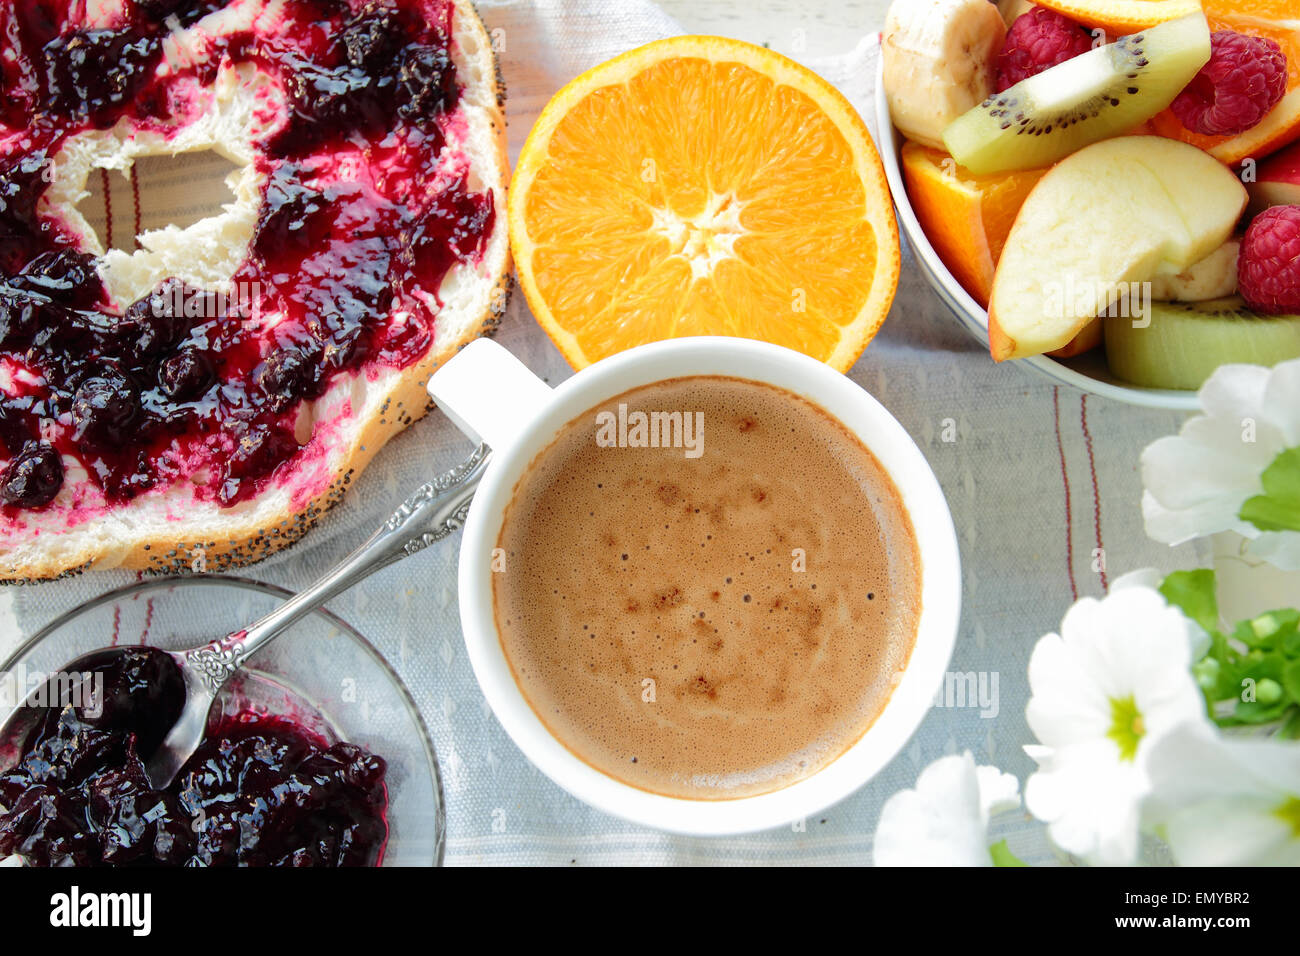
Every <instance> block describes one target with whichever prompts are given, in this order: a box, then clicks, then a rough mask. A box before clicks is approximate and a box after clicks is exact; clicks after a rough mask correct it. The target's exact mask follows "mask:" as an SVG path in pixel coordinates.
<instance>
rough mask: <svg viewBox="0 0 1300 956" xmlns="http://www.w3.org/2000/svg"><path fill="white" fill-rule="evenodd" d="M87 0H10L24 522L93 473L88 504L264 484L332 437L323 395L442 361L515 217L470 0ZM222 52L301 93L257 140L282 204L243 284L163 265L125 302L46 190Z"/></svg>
mask: <svg viewBox="0 0 1300 956" xmlns="http://www.w3.org/2000/svg"><path fill="white" fill-rule="evenodd" d="M88 6H89V5H87V4H82V3H71V4H69V3H67V2H62V0H60V2H54V0H0V85H2V87H3V89H2V91H0V92H2V93H3V96H0V517H7V518H8V520H9V521H11V522H14V521H21V515H22V513H23V512H24V511H25V510H30V509H37V508H43V507H46V506H47V505H49V503H50V502H51V501H53V500H54V499H55V498H56V496H57V495H58V494H59V492H60V489H61V488H63V487H64V485H65V481H64V478H65V471H66V470H68V469H74V468H75V470H76V476H75V477H76V481H77V482H78V483H80V482H82V481H83V472H84V480H85V481H88V482H89V483H90V484H91V485H93V486H94V488H96V489H97V490H98V497H97V498H96V499H95V500H82V499H84V498H85V495H84V494H83V493H82V492H81V491H80V490H78V491H77V492H76V494H77V495H78V496H79V497H78V500H75V501H72V502H71V503H70V507H71V509H72V510H73V511H74V512H76V511H77V509H79V508H80V509H82V511H83V512H84V511H85V509H87V508H92V507H95V506H98V505H99V504H100V503H101V502H102V503H103V504H106V505H112V504H114V503H118V502H123V501H127V500H130V499H132V498H134V497H136V496H137V495H140V494H142V493H145V492H147V491H149V490H150V489H152V488H157V487H172V486H174V485H175V484H176V483H178V482H182V481H188V482H190V483H191V484H192V486H193V489H194V492H193V493H194V495H195V497H196V498H198V499H199V500H206V501H216V502H218V503H220V504H223V505H228V504H232V503H234V502H237V501H241V500H244V499H246V498H248V497H251V496H252V495H254V494H256V493H257V492H258V491H259V490H260V489H261V488H262V487H263V486H264V485H265V483H266V482H267V481H268V480H269V479H270V478H271V476H272V475H273V473H274V472H276V470H277V469H278V468H279V467H280V466H281V465H282V464H284V463H286V462H288V461H290V460H292V459H294V458H295V457H296V456H298V455H299V453H300V451H301V449H302V446H303V444H304V443H307V442H309V441H310V440H311V437H312V434H313V432H312V428H313V423H312V421H311V419H310V417H308V418H307V426H306V433H304V427H303V424H302V423H303V416H302V414H301V413H302V411H303V406H304V403H306V402H309V401H311V400H313V399H316V398H319V397H320V396H321V395H323V394H324V393H325V392H326V391H327V389H328V388H329V386H330V384H331V382H332V381H333V379H334V378H335V377H336V376H339V375H341V374H352V375H365V374H367V373H368V370H370V369H374V368H378V367H388V368H405V367H407V366H409V365H411V364H412V363H414V362H416V361H418V360H420V359H421V358H422V357H424V356H425V355H427V354H428V351H429V349H430V348H431V346H432V344H433V336H434V322H435V317H436V314H437V310H438V308H439V307H440V302H439V299H438V292H439V288H440V285H441V283H442V280H443V279H444V277H445V276H446V275H447V273H448V272H449V271H450V270H451V269H453V268H454V267H456V266H457V265H459V264H462V263H478V262H480V261H481V259H482V253H483V251H484V246H485V243H486V240H487V237H488V236H489V235H490V234H491V233H492V229H493V223H494V218H495V214H496V211H495V208H494V203H493V195H492V193H491V191H490V190H489V191H482V192H475V191H474V189H473V188H472V187H471V174H470V170H469V168H468V163H467V161H466V159H465V157H464V156H463V155H460V154H458V153H457V151H456V149H455V148H454V147H455V145H456V143H455V138H456V136H457V135H461V134H463V128H464V118H463V117H458V116H457V114H456V109H457V105H458V103H459V98H460V93H461V90H460V86H459V85H458V82H457V75H456V69H455V65H454V63H453V42H454V40H453V33H452V25H453V15H454V6H453V4H452V2H451V0H365V2H364V3H362V2H360V0H352V2H347V0H294V2H292V3H285V4H281V5H273V4H264V3H262V2H261V0H231V2H230V9H225V8H226V3H225V2H224V0H127V2H126V3H125V4H124V6H123V8H122V10H121V11H120V12H118V13H115V14H111V16H112V17H114V19H111V20H110V21H108V22H103V17H104V16H105V15H104V14H97V15H96V18H95V19H91V16H90V14H88V13H87V12H86V10H87V7H88ZM250 6H251V7H254V8H257V9H256V10H255V11H254V12H255V13H256V15H255V16H254V15H250V14H249V13H248V8H249V7H250ZM263 7H264V8H265V9H263ZM69 11H71V12H69ZM228 15H229V16H228ZM232 23H233V24H236V25H235V26H233V27H232V26H230V24H232ZM182 34H184V36H185V37H186V38H187V39H186V41H185V43H184V49H185V50H187V51H191V52H190V53H189V54H188V55H187V56H186V57H180V58H177V57H176V56H175V55H174V49H173V48H174V47H176V46H177V45H178V42H177V40H176V38H177V37H178V36H181V35H182ZM169 43H170V44H171V46H170V47H169ZM169 50H171V51H172V53H171V54H169ZM196 50H197V51H201V53H199V54H196V53H193V52H192V51H196ZM235 68H237V69H235ZM223 70H224V71H226V75H227V76H228V75H231V73H232V71H233V72H234V73H235V74H236V75H239V76H241V77H247V76H250V75H251V76H255V77H257V78H259V80H265V79H266V78H269V82H270V84H271V88H272V89H273V90H275V91H276V94H275V96H276V97H278V99H276V98H273V102H272V103H271V104H270V105H269V106H267V107H266V110H269V111H270V113H271V114H272V118H271V120H268V121H267V122H266V124H265V125H266V132H265V133H264V135H261V138H260V139H259V140H257V141H256V143H255V145H256V148H257V157H256V159H255V161H254V164H253V165H254V169H255V171H256V172H257V173H258V174H259V177H260V179H259V182H260V183H261V187H260V188H261V189H262V205H261V210H260V214H259V216H258V219H257V224H256V226H255V228H254V231H253V235H252V239H251V241H250V243H249V248H248V252H247V256H246V258H245V259H244V261H243V263H242V264H241V265H240V266H239V267H238V268H237V269H236V270H235V272H234V274H233V276H231V279H230V284H229V285H230V288H231V289H234V290H236V292H235V294H227V290H226V289H221V290H204V289H198V288H192V287H189V286H187V285H186V284H185V283H184V282H182V281H181V280H180V279H177V278H166V279H163V280H162V281H161V282H160V283H159V284H158V285H157V287H156V288H154V289H153V290H152V291H151V292H149V293H148V294H145V295H143V296H142V297H141V298H139V299H137V300H136V301H131V302H119V301H114V300H113V297H112V295H111V294H110V292H109V286H108V285H106V283H105V282H104V281H102V279H101V276H102V275H103V273H102V272H101V271H100V269H99V263H100V260H98V259H96V258H95V257H94V256H93V255H91V254H89V253H88V252H87V251H85V249H84V248H83V246H84V245H85V243H83V242H82V241H81V239H80V238H79V236H78V234H77V233H76V231H75V230H74V229H72V227H70V226H68V225H67V224H66V223H64V222H62V221H60V220H59V219H58V218H56V217H55V216H53V215H51V214H49V211H48V209H43V208H42V206H41V203H40V200H41V197H42V196H43V195H44V194H45V192H46V191H47V190H48V188H49V184H50V181H51V178H52V177H51V171H52V169H54V168H56V166H57V165H58V164H57V163H56V162H55V160H56V157H58V155H59V153H60V150H61V149H63V148H64V147H65V146H66V145H67V144H68V142H69V140H70V139H71V138H73V137H77V136H81V135H83V134H87V133H90V132H92V131H95V130H110V129H112V130H119V131H120V130H121V129H123V127H122V126H121V125H119V124H127V125H126V128H128V129H133V130H147V131H149V132H150V133H152V134H157V135H161V136H162V137H164V139H169V138H170V137H172V136H175V135H177V134H178V133H180V132H182V131H183V130H184V129H185V127H186V125H187V124H189V123H191V122H192V121H193V120H194V119H195V109H196V107H195V105H194V104H195V103H196V102H200V101H201V100H202V96H201V93H198V92H196V90H198V91H202V90H203V89H206V88H208V87H210V86H211V85H212V84H214V83H215V82H216V80H217V77H218V74H219V72H221V71H223ZM241 71H242V72H241ZM260 88H261V87H259V89H260ZM457 124H460V125H459V127H458V125H457ZM458 130H459V132H458ZM323 440H324V439H323ZM70 480H71V479H70ZM76 487H77V488H78V489H80V487H81V485H80V484H78V485H77V486H76ZM60 500H62V499H60Z"/></svg>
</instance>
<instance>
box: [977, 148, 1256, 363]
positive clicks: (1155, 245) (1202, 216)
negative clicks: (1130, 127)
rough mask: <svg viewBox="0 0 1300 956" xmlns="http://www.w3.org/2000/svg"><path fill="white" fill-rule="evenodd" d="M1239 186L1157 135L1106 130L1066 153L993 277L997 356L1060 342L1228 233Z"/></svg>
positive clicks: (1202, 157) (1242, 194)
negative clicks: (1114, 135) (1112, 134)
mask: <svg viewBox="0 0 1300 956" xmlns="http://www.w3.org/2000/svg"><path fill="white" fill-rule="evenodd" d="M1245 205H1246V187H1244V186H1243V185H1242V184H1241V183H1240V182H1239V181H1238V180H1237V177H1236V176H1234V175H1233V174H1232V172H1231V171H1230V170H1229V169H1227V168H1226V167H1225V166H1222V165H1220V164H1219V163H1217V162H1215V161H1214V160H1213V159H1212V158H1210V157H1209V156H1207V155H1206V154H1205V153H1203V152H1201V151H1200V150H1199V149H1197V148H1196V147H1195V146H1188V145H1187V144H1186V143H1180V142H1178V141H1176V140H1171V139H1163V138H1161V137H1158V136H1123V137H1120V138H1118V139H1109V140H1103V141H1102V142H1100V143H1094V144H1093V145H1091V146H1087V147H1085V148H1083V149H1081V150H1079V151H1078V152H1077V153H1074V154H1073V155H1071V156H1068V157H1066V158H1065V159H1063V160H1062V161H1061V162H1059V163H1058V164H1057V165H1056V166H1054V167H1052V169H1050V170H1049V171H1048V172H1047V174H1046V175H1045V176H1044V177H1043V178H1042V179H1040V180H1039V181H1038V185H1037V186H1035V187H1034V189H1033V191H1032V192H1031V193H1030V194H1029V197H1028V198H1027V199H1026V200H1025V204H1024V205H1023V206H1022V207H1021V208H1020V214H1019V215H1018V216H1017V217H1016V222H1015V225H1013V226H1012V227H1011V234H1010V235H1009V236H1008V237H1007V243H1006V246H1005V247H1004V248H1003V250H1002V257H1001V259H1000V260H999V261H998V267H997V272H996V273H995V274H994V277H993V295H992V297H991V300H990V302H989V350H990V351H991V352H992V354H993V358H994V359H995V360H996V361H999V362H1001V361H1003V360H1004V359H1010V358H1023V357H1024V356H1026V355H1039V354H1041V353H1043V352H1050V351H1052V350H1053V349H1059V348H1061V347H1062V346H1064V345H1065V344H1066V343H1067V342H1069V341H1070V340H1071V339H1072V338H1074V336H1075V334H1076V333H1078V332H1079V331H1080V330H1082V329H1083V327H1084V326H1086V325H1087V324H1088V323H1090V322H1091V321H1092V320H1093V319H1095V318H1096V317H1097V316H1098V315H1100V314H1102V313H1103V312H1107V311H1113V310H1114V308H1115V307H1116V306H1117V305H1121V304H1122V303H1121V300H1122V299H1123V297H1125V296H1128V295H1130V294H1133V293H1137V294H1138V295H1140V296H1142V298H1141V301H1148V300H1149V296H1148V295H1145V294H1144V293H1145V292H1146V291H1147V290H1145V289H1143V288H1142V286H1141V284H1142V283H1145V282H1149V281H1150V280H1151V279H1152V278H1154V277H1155V276H1156V275H1159V274H1163V273H1177V272H1181V271H1182V270H1184V269H1186V268H1187V267H1188V266H1190V265H1192V264H1193V263H1196V262H1199V261H1200V260H1202V259H1204V258H1205V257H1206V256H1208V255H1209V254H1210V253H1211V252H1213V251H1214V250H1215V249H1217V248H1218V247H1219V246H1221V245H1223V243H1224V242H1225V241H1226V240H1227V238H1228V236H1229V235H1231V233H1232V230H1233V228H1234V227H1235V226H1236V223H1237V219H1238V218H1239V217H1240V216H1241V211H1242V209H1243V208H1244V207H1245Z"/></svg>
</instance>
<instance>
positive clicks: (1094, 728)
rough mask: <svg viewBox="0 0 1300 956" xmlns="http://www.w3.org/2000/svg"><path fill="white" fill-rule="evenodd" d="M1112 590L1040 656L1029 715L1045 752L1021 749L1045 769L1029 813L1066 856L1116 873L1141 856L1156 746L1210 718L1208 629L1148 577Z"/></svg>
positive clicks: (1029, 797) (1076, 610)
mask: <svg viewBox="0 0 1300 956" xmlns="http://www.w3.org/2000/svg"><path fill="white" fill-rule="evenodd" d="M1116 584H1117V587H1116V588H1114V589H1113V590H1112V591H1111V593H1110V594H1108V595H1107V596H1106V597H1105V598H1103V599H1102V600H1097V599H1095V598H1084V599H1083V600H1081V601H1078V602H1077V603H1076V604H1075V605H1074V606H1073V607H1072V608H1070V610H1069V611H1068V612H1067V613H1066V615H1065V619H1064V620H1063V621H1062V622H1061V633H1060V634H1059V635H1057V634H1048V635H1047V636H1045V637H1044V638H1042V639H1041V640H1040V641H1039V642H1038V644H1037V646H1035V648H1034V652H1033V656H1032V657H1031V658H1030V661H1029V686H1030V691H1031V693H1032V697H1031V698H1030V701H1029V705H1028V707H1027V708H1026V711H1025V716H1026V718H1027V719H1028V721H1029V727H1030V729H1031V730H1033V732H1034V734H1035V736H1036V737H1037V738H1038V740H1039V741H1040V742H1041V746H1034V745H1030V746H1027V747H1025V752H1026V753H1028V754H1029V756H1031V757H1033V758H1034V760H1036V761H1037V762H1038V770H1037V771H1036V772H1035V773H1034V774H1032V775H1031V776H1030V778H1029V779H1028V780H1027V781H1026V782H1025V806H1026V807H1028V809H1029V812H1030V813H1032V814H1033V815H1034V816H1036V817H1038V818H1039V819H1040V820H1043V821H1045V822H1046V823H1047V824H1048V832H1049V833H1050V834H1051V837H1052V840H1053V841H1054V842H1055V843H1056V844H1057V845H1058V846H1059V847H1061V848H1062V849H1064V850H1066V851H1068V852H1070V853H1073V854H1075V855H1077V856H1080V857H1082V858H1083V859H1084V860H1086V861H1087V862H1090V863H1100V864H1104V865H1112V866H1115V865H1126V864H1130V863H1133V862H1134V861H1135V860H1136V857H1137V851H1138V832H1139V822H1140V802H1141V800H1142V798H1143V796H1144V795H1145V794H1146V792H1147V789H1148V782H1147V775H1146V768H1145V760H1146V756H1147V754H1148V752H1149V751H1150V748H1151V744H1152V742H1153V741H1155V740H1157V739H1158V738H1159V737H1160V736H1161V735H1162V734H1164V733H1166V732H1168V731H1169V730H1170V729H1172V728H1173V727H1174V726H1176V725H1178V724H1180V723H1182V722H1184V721H1198V720H1200V721H1203V720H1205V719H1206V718H1205V702H1204V699H1203V697H1202V696H1201V692H1200V690H1199V689H1198V688H1197V686H1196V683H1195V681H1194V680H1193V679H1192V675H1191V671H1190V666H1191V662H1192V654H1193V647H1194V645H1196V644H1198V643H1199V642H1200V640H1201V638H1202V636H1203V635H1201V634H1200V633H1199V631H1200V629H1199V628H1196V627H1195V625H1193V624H1192V622H1191V621H1189V620H1188V619H1187V618H1186V617H1184V616H1183V614H1182V612H1181V611H1179V610H1178V609H1177V608H1174V607H1170V606H1169V605H1168V604H1166V603H1165V600H1164V598H1163V597H1161V596H1160V594H1159V593H1158V592H1157V591H1155V590H1153V589H1152V588H1150V587H1148V586H1145V585H1144V584H1142V583H1141V577H1140V576H1137V575H1134V576H1129V577H1127V578H1126V579H1123V580H1122V581H1119V582H1116Z"/></svg>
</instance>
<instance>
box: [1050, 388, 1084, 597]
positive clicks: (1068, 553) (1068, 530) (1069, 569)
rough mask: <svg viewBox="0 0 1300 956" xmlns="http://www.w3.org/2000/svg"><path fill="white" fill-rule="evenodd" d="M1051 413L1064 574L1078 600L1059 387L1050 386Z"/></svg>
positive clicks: (1071, 594)
mask: <svg viewBox="0 0 1300 956" xmlns="http://www.w3.org/2000/svg"><path fill="white" fill-rule="evenodd" d="M1052 412H1053V414H1054V416H1055V418H1056V453H1057V455H1058V456H1059V457H1060V459H1061V485H1062V486H1063V487H1064V489H1065V572H1066V574H1068V575H1069V576H1070V599H1071V600H1072V601H1077V600H1079V586H1078V585H1077V584H1076V583H1075V580H1074V518H1073V517H1071V514H1070V476H1069V474H1068V473H1067V472H1066V470H1065V443H1064V442H1062V441H1061V387H1060V386H1059V385H1054V386H1052Z"/></svg>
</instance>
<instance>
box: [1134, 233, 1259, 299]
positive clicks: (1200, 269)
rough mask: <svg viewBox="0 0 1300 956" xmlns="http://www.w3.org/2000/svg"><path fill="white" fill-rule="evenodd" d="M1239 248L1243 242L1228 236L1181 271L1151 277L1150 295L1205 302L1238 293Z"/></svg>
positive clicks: (1155, 297) (1160, 297)
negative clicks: (1224, 240)
mask: <svg viewBox="0 0 1300 956" xmlns="http://www.w3.org/2000/svg"><path fill="white" fill-rule="evenodd" d="M1240 250H1241V243H1240V242H1239V241H1238V240H1236V239H1229V240H1228V241H1227V242H1225V243H1224V244H1223V245H1221V246H1219V248H1217V249H1215V250H1214V251H1213V252H1211V253H1210V254H1209V255H1208V256H1206V257H1205V258H1204V259H1202V260H1201V261H1200V262H1196V263H1193V264H1192V265H1190V266H1188V267H1187V268H1186V269H1184V270H1183V271H1182V272H1175V273H1172V274H1169V275H1158V276H1156V277H1155V278H1154V279H1152V280H1151V298H1152V299H1154V300H1155V301H1156V302H1206V301H1208V300H1210V299H1222V298H1224V297H1226V296H1230V295H1236V293H1237V253H1238V252H1239V251H1240Z"/></svg>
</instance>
